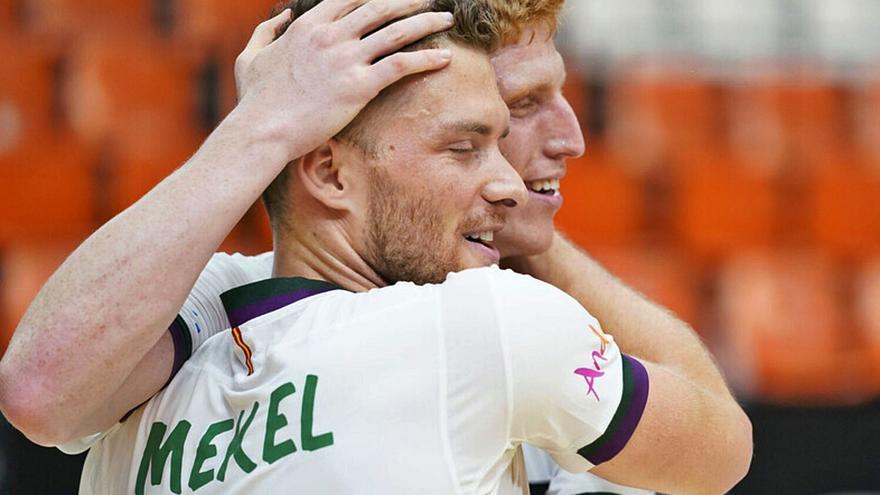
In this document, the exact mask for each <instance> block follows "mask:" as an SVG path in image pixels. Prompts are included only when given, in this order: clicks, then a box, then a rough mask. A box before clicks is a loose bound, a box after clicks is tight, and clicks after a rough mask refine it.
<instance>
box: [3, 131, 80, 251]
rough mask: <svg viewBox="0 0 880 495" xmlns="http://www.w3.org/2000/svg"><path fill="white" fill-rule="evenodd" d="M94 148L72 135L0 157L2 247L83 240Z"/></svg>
mask: <svg viewBox="0 0 880 495" xmlns="http://www.w3.org/2000/svg"><path fill="white" fill-rule="evenodd" d="M94 171H95V157H94V152H93V151H92V150H91V149H89V148H88V147H87V146H85V145H83V144H82V143H79V142H77V141H76V140H75V139H72V138H71V137H69V136H68V137H66V138H58V141H57V142H35V141H28V142H24V143H22V144H20V145H18V146H16V147H15V148H14V149H12V150H9V151H8V152H6V153H4V154H2V155H0V184H3V186H4V190H3V194H2V195H0V250H2V246H4V245H6V244H7V243H10V242H26V241H28V240H35V241H48V240H52V239H65V238H69V237H74V238H80V239H81V238H84V237H85V235H86V234H88V233H89V231H90V230H91V229H92V228H94V216H95V198H96V182H95V175H94Z"/></svg>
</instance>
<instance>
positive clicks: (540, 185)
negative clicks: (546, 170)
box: [526, 179, 559, 196]
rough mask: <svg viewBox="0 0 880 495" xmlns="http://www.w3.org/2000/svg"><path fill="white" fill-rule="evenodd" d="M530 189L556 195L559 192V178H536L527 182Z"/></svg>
mask: <svg viewBox="0 0 880 495" xmlns="http://www.w3.org/2000/svg"><path fill="white" fill-rule="evenodd" d="M526 187H527V188H528V189H529V191H531V192H533V193H536V194H541V195H543V196H554V195H555V194H556V193H558V192H559V179H548V180H534V181H529V182H526Z"/></svg>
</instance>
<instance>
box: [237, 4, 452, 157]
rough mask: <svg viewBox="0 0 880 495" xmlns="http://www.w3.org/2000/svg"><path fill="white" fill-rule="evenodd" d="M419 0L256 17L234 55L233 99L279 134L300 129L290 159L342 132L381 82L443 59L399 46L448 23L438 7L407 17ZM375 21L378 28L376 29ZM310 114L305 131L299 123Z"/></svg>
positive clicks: (444, 53) (440, 53) (443, 53)
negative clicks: (241, 47) (305, 132)
mask: <svg viewBox="0 0 880 495" xmlns="http://www.w3.org/2000/svg"><path fill="white" fill-rule="evenodd" d="M424 3H425V2H424V0H418V1H413V0H326V1H324V2H321V3H320V4H319V5H316V6H315V7H314V8H312V9H311V10H309V11H308V12H306V13H304V14H303V15H301V16H300V17H299V18H297V19H294V20H293V23H292V24H290V26H289V27H288V28H287V29H286V31H285V32H284V33H283V34H282V35H281V36H280V37H278V38H277V40H275V41H273V39H274V38H275V36H276V32H277V30H278V29H280V28H281V27H282V26H284V24H285V23H286V22H287V21H289V20H290V18H291V16H292V13H291V11H290V10H289V9H287V10H285V11H284V12H282V13H281V14H279V15H277V16H276V17H273V18H272V19H269V20H268V21H266V22H264V23H262V24H260V25H259V26H258V27H257V28H256V30H255V31H254V34H253V36H252V38H251V40H250V42H249V43H248V45H247V47H246V48H245V49H244V51H243V52H242V53H241V55H240V56H239V57H238V59H237V60H236V66H235V72H236V84H237V86H238V92H239V99H240V101H239V106H240V107H244V108H246V109H247V110H249V111H252V112H253V115H255V116H257V117H256V118H259V120H260V125H264V126H269V128H270V129H273V130H274V131H275V132H277V133H278V134H279V135H281V136H283V135H290V134H289V133H290V132H292V131H293V130H294V129H297V132H298V133H300V135H299V139H298V140H297V141H298V143H300V144H299V145H298V147H297V149H292V150H289V152H290V159H294V158H297V157H298V156H300V155H302V154H304V153H306V152H308V151H311V149H313V148H314V147H316V146H317V145H319V144H320V143H322V142H323V141H325V140H327V139H329V138H330V137H332V136H334V135H335V134H337V133H338V132H339V131H341V130H342V129H343V128H344V127H345V126H346V125H347V124H348V123H349V122H351V120H352V119H354V117H355V116H356V115H357V114H358V112H360V111H361V110H362V109H363V108H364V106H366V105H367V103H369V102H370V100H372V99H373V98H374V97H375V96H376V95H378V94H379V92H380V91H382V89H384V88H386V87H387V86H389V85H391V84H393V83H394V82H396V81H398V80H400V79H401V78H403V77H405V76H407V75H411V74H415V73H419V72H423V71H429V70H436V69H440V68H442V67H444V66H446V65H447V64H448V63H449V52H448V50H445V49H436V48H427V49H423V50H417V51H412V52H397V50H399V49H401V48H403V47H405V46H407V45H409V44H411V43H412V42H414V41H417V40H419V39H422V38H424V37H425V36H427V35H430V34H433V33H435V32H439V31H442V30H445V29H448V28H449V27H450V26H451V25H452V17H451V15H449V14H448V13H444V12H424V13H420V14H417V15H414V16H412V17H409V18H406V19H403V20H400V21H397V22H393V23H391V24H388V23H389V22H391V21H394V20H395V19H398V18H401V17H405V16H408V15H410V14H412V13H413V12H415V11H417V10H419V9H420V8H423V7H424ZM379 27H381V29H378V30H377V28H379ZM305 120H308V122H309V123H310V124H311V125H310V126H308V129H309V130H308V133H309V134H308V136H307V137H306V136H302V128H301V126H298V125H297V124H298V123H300V122H303V121H305Z"/></svg>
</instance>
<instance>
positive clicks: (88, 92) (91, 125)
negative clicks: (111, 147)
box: [64, 36, 202, 143]
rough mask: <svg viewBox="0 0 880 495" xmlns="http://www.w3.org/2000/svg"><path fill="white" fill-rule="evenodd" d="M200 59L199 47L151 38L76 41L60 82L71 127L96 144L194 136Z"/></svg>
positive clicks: (197, 127) (97, 38) (197, 126)
mask: <svg viewBox="0 0 880 495" xmlns="http://www.w3.org/2000/svg"><path fill="white" fill-rule="evenodd" d="M201 62H202V55H201V52H200V51H199V50H197V49H193V48H191V47H187V46H183V45H181V44H178V43H174V42H171V41H166V40H160V39H156V38H152V37H142V36H132V37H105V36H97V37H91V38H89V39H84V40H82V42H81V43H79V44H77V46H76V49H75V50H74V52H73V53H72V55H71V57H70V64H69V70H68V77H67V80H66V84H65V87H64V105H65V108H66V109H67V112H68V114H69V117H70V121H71V125H72V127H73V129H74V130H75V131H76V132H77V133H78V134H79V135H81V136H82V137H83V138H85V139H86V140H88V141H89V142H96V143H102V142H105V141H106V140H114V141H117V142H125V141H128V140H140V141H142V142H146V143H156V142H159V141H161V140H162V139H179V138H178V136H180V135H183V136H194V137H195V136H198V135H200V134H201V132H202V131H201V129H200V127H199V126H200V121H199V119H198V117H199V115H198V106H197V90H198V86H197V81H198V71H199V69H200V67H201V65H200V64H201Z"/></svg>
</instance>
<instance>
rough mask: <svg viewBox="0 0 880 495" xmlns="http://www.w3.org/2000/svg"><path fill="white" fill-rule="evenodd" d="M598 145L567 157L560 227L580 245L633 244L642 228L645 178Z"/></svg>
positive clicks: (558, 219) (559, 214)
mask: <svg viewBox="0 0 880 495" xmlns="http://www.w3.org/2000/svg"><path fill="white" fill-rule="evenodd" d="M616 159H619V157H617V158H616V157H614V156H613V154H612V152H610V151H608V150H607V149H603V147H601V146H599V145H595V146H591V147H590V149H589V151H588V152H587V154H586V155H585V156H584V157H583V158H581V159H577V160H570V161H569V162H568V168H567V172H566V176H565V179H564V180H563V182H562V192H563V194H564V199H565V202H564V207H563V208H562V209H561V210H560V211H559V213H557V216H556V220H557V223H558V225H559V226H560V228H562V230H563V231H564V232H565V233H566V234H567V235H568V236H569V237H570V238H571V239H572V240H574V241H575V242H577V243H579V244H581V245H591V246H595V245H612V246H626V245H632V244H634V243H635V241H636V240H637V238H638V236H639V233H640V232H641V230H642V228H643V222H644V215H645V206H646V205H645V201H644V200H645V198H644V192H643V187H644V181H643V180H642V178H641V177H640V176H638V175H636V174H633V173H632V172H630V171H629V170H627V169H626V168H625V167H624V166H622V165H620V164H617V163H615V162H614V160H616Z"/></svg>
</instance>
